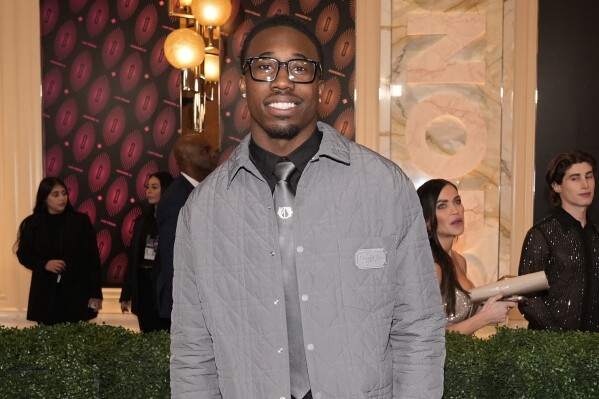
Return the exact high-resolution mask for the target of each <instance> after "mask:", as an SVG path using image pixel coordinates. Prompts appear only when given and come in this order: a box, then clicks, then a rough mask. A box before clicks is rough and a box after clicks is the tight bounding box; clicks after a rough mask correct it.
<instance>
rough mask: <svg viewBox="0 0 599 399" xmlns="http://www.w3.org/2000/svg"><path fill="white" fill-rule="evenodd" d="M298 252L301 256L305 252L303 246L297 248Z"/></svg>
mask: <svg viewBox="0 0 599 399" xmlns="http://www.w3.org/2000/svg"><path fill="white" fill-rule="evenodd" d="M296 250H297V252H298V253H300V254H301V253H302V252H304V247H302V246H301V245H300V246H298V247H297V248H296Z"/></svg>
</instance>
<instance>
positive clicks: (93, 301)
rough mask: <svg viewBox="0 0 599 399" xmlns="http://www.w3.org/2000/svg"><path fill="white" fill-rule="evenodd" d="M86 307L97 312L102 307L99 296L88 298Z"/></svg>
mask: <svg viewBox="0 0 599 399" xmlns="http://www.w3.org/2000/svg"><path fill="white" fill-rule="evenodd" d="M87 307H89V308H90V309H92V310H95V311H96V312H97V311H98V310H100V309H102V300H101V299H99V298H89V301H88V302H87Z"/></svg>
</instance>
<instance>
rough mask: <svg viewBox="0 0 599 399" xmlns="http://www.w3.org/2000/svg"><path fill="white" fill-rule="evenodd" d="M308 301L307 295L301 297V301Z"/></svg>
mask: <svg viewBox="0 0 599 399" xmlns="http://www.w3.org/2000/svg"><path fill="white" fill-rule="evenodd" d="M308 299H310V298H309V297H308V295H306V294H304V295H302V301H304V302H306V301H307V300H308Z"/></svg>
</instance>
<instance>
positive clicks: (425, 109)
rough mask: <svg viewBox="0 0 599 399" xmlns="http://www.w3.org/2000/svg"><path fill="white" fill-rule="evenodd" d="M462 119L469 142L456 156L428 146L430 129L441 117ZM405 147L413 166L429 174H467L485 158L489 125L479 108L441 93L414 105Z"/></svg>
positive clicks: (446, 177) (458, 98)
mask: <svg viewBox="0 0 599 399" xmlns="http://www.w3.org/2000/svg"><path fill="white" fill-rule="evenodd" d="M448 115H449V116H453V117H454V118H457V119H459V120H460V121H461V122H462V123H463V124H464V128H465V131H466V143H465V145H464V148H462V149H461V151H459V152H457V153H456V154H455V155H446V154H440V153H437V152H435V151H433V150H431V149H430V148H429V147H428V145H427V143H426V135H427V129H428V127H429V126H430V125H431V123H432V122H433V121H434V120H435V119H437V118H440V117H441V116H448ZM406 145H407V149H408V152H409V153H410V157H411V159H412V160H413V162H414V164H416V166H418V167H419V168H420V169H421V170H422V171H423V172H425V173H426V174H428V175H430V176H433V177H436V178H437V177H438V178H445V179H452V178H458V177H461V176H464V175H466V174H468V173H469V172H470V171H471V170H473V169H474V168H475V167H476V166H477V165H478V164H479V163H480V161H481V160H482V159H483V158H484V156H485V152H486V150H487V126H486V124H485V121H484V119H483V117H482V115H481V113H480V110H479V108H478V106H477V105H476V104H475V103H473V102H472V101H470V100H468V99H467V98H466V97H464V96H461V95H457V94H438V95H434V96H431V97H428V98H427V99H425V100H424V101H422V102H420V103H418V104H417V105H415V106H414V108H413V109H412V111H411V112H410V115H409V116H408V120H407V122H406Z"/></svg>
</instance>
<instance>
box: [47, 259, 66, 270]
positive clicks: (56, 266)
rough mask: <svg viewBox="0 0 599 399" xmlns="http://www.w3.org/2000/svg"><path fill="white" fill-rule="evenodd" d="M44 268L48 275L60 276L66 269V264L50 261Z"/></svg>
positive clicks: (57, 260)
mask: <svg viewBox="0 0 599 399" xmlns="http://www.w3.org/2000/svg"><path fill="white" fill-rule="evenodd" d="M44 268H45V269H46V270H47V271H49V272H50V273H55V274H60V273H62V272H64V270H65V269H66V268H67V264H66V263H64V260H60V259H51V260H49V261H48V262H47V263H46V266H44Z"/></svg>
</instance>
